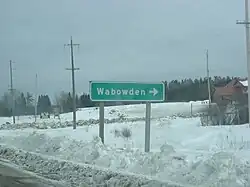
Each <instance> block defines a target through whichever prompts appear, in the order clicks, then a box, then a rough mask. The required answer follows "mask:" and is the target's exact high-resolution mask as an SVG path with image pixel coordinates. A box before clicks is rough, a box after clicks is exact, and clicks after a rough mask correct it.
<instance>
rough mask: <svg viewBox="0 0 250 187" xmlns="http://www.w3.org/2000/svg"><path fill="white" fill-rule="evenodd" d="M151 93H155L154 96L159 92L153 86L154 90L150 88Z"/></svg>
mask: <svg viewBox="0 0 250 187" xmlns="http://www.w3.org/2000/svg"><path fill="white" fill-rule="evenodd" d="M149 93H151V94H153V96H155V95H156V94H158V90H156V89H155V88H153V90H149Z"/></svg>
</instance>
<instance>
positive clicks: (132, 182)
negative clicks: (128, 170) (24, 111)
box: [0, 145, 182, 187]
mask: <svg viewBox="0 0 250 187" xmlns="http://www.w3.org/2000/svg"><path fill="white" fill-rule="evenodd" d="M0 156H1V158H3V159H6V160H8V161H10V162H12V163H14V164H16V165H18V166H20V167H23V168H24V169H26V170H28V171H31V172H34V173H36V174H39V175H42V176H44V177H46V178H49V179H53V180H58V181H59V180H62V179H63V180H65V181H66V182H67V183H69V184H70V186H72V187H79V185H81V186H84V187H90V186H111V187H125V186H133V187H137V186H138V187H139V186H141V187H152V186H154V187H158V186H161V187H162V186H163V187H182V186H181V185H179V184H175V183H172V182H160V181H156V180H153V179H149V178H146V177H144V176H139V175H134V174H124V173H123V174H122V173H118V172H112V171H110V170H108V169H101V168H98V167H94V166H90V165H86V164H77V163H73V162H69V161H64V160H57V159H53V158H51V157H46V156H42V155H39V154H35V153H31V152H26V151H23V150H18V149H15V148H10V147H7V146H5V145H0ZM70 186H68V187H70Z"/></svg>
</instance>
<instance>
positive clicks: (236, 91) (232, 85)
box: [213, 79, 248, 101]
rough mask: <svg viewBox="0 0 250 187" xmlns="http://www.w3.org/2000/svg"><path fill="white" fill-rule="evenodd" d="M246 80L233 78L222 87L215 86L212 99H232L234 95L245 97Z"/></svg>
mask: <svg viewBox="0 0 250 187" xmlns="http://www.w3.org/2000/svg"><path fill="white" fill-rule="evenodd" d="M247 90H248V81H247V80H240V79H234V80H232V81H231V82H229V83H228V84H227V85H226V86H224V87H215V91H214V93H213V100H229V101H233V100H235V99H236V96H238V97H239V96H241V97H247Z"/></svg>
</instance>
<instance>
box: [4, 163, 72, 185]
mask: <svg viewBox="0 0 250 187" xmlns="http://www.w3.org/2000/svg"><path fill="white" fill-rule="evenodd" d="M20 184H21V186H23V187H68V186H67V185H66V184H64V183H61V182H58V181H54V180H49V179H45V178H43V177H40V176H38V175H35V174H34V173H32V172H27V171H24V170H23V169H20V168H19V167H18V166H16V165H14V164H12V163H10V162H8V161H7V160H3V159H0V185H1V186H5V187H14V186H15V187H20Z"/></svg>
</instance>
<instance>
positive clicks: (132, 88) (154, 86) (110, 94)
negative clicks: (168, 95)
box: [90, 81, 165, 101]
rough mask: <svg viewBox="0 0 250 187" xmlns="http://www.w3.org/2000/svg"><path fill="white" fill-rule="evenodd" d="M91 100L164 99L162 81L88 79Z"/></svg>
mask: <svg viewBox="0 0 250 187" xmlns="http://www.w3.org/2000/svg"><path fill="white" fill-rule="evenodd" d="M90 99H91V100H92V101H164V100H165V85H164V83H162V82H160V83H147V82H145V83H144V82H97V81H96V82H95V81H90Z"/></svg>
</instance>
